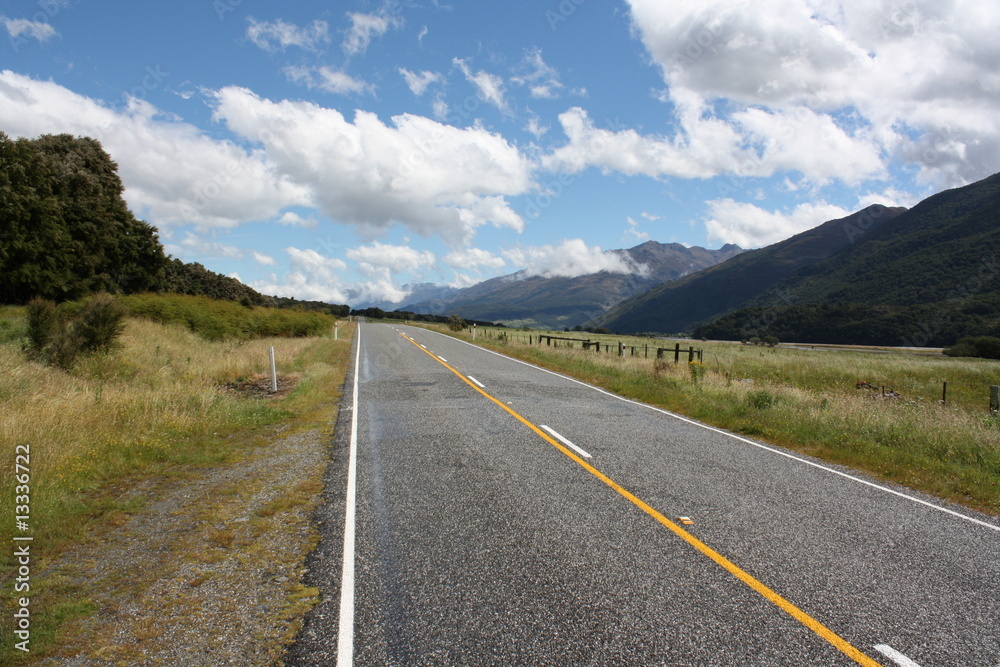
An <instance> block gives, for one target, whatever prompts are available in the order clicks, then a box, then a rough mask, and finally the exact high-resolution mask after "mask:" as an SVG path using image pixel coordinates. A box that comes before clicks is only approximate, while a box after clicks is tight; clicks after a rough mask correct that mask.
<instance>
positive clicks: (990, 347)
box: [944, 336, 1000, 359]
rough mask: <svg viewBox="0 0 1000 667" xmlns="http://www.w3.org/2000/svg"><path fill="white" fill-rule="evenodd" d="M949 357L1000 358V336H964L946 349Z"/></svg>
mask: <svg viewBox="0 0 1000 667" xmlns="http://www.w3.org/2000/svg"><path fill="white" fill-rule="evenodd" d="M944 353H945V354H947V355H948V356H949V357H980V358H981V359H1000V338H994V337H993V336H978V337H974V338H972V337H970V338H963V339H961V340H959V341H958V342H957V343H955V344H954V345H952V346H951V347H949V348H947V349H946V350H945V351H944Z"/></svg>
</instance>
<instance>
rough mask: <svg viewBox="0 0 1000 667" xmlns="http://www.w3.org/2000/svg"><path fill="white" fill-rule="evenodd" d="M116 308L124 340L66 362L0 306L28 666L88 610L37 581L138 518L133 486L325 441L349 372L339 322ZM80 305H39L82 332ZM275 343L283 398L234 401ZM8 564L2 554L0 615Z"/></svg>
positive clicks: (156, 300)
mask: <svg viewBox="0 0 1000 667" xmlns="http://www.w3.org/2000/svg"><path fill="white" fill-rule="evenodd" d="M102 298H103V297H102ZM120 299H121V304H122V305H124V307H125V308H126V309H127V311H128V313H129V315H128V316H127V317H125V318H123V319H121V321H120V323H119V329H120V335H116V336H113V337H112V338H113V342H110V344H107V345H101V346H95V347H94V349H92V350H89V351H88V353H87V354H83V355H80V356H78V357H77V358H76V359H75V362H74V363H72V364H67V365H61V364H50V363H46V360H45V359H44V358H42V355H40V354H39V353H38V351H37V350H35V351H34V352H33V350H32V346H33V345H34V343H32V342H30V341H29V337H28V334H29V326H28V316H27V310H28V308H27V307H21V306H0V376H2V377H3V378H4V381H3V382H0V448H2V451H3V452H4V464H3V466H2V467H0V494H2V496H3V497H4V498H8V499H12V498H13V497H14V487H15V478H14V469H15V466H14V456H15V449H16V447H17V446H18V445H25V446H27V447H30V522H29V523H30V535H31V536H32V537H33V541H32V543H31V544H32V554H33V556H32V562H31V569H32V576H33V579H32V589H31V599H32V602H31V610H32V617H31V624H32V625H31V629H32V634H31V639H32V643H31V648H32V653H31V657H32V658H33V659H35V658H38V657H39V655H41V654H44V649H45V647H46V646H51V645H53V644H54V642H56V640H57V636H58V632H59V628H60V626H62V625H63V624H65V623H66V622H68V621H70V620H72V619H73V618H77V617H80V616H85V615H87V614H89V613H91V612H93V611H94V608H93V605H91V604H90V603H89V602H88V596H87V594H86V591H85V590H83V591H81V590H78V589H77V588H76V587H67V586H66V582H61V583H60V582H52V581H46V579H45V577H44V576H43V573H44V572H45V570H46V567H47V565H48V564H50V563H51V562H52V561H53V560H54V559H56V558H58V557H59V555H60V554H61V553H62V552H63V551H64V550H65V549H66V548H69V547H70V546H72V545H74V544H77V543H80V542H81V541H85V540H86V538H87V536H88V535H89V534H90V533H92V532H93V531H95V530H100V529H101V528H102V527H107V526H108V525H118V524H117V522H120V521H122V520H123V518H124V517H128V516H131V515H133V514H135V513H137V512H142V511H143V506H142V504H143V503H142V502H138V503H137V501H136V500H135V498H130V495H129V493H128V491H129V489H130V488H131V487H133V486H134V485H136V484H139V483H142V482H148V481H150V480H154V479H161V478H162V479H166V480H176V481H177V482H178V483H179V482H180V481H181V480H184V479H185V478H186V477H187V476H188V475H190V474H194V473H203V472H204V471H205V470H206V469H213V468H214V467H219V466H227V465H230V464H233V463H234V462H237V461H239V460H241V459H242V458H243V457H245V456H249V455H252V454H254V453H259V451H260V448H261V446H263V445H265V444H267V439H266V437H262V434H265V433H266V432H267V431H268V429H266V428H265V427H268V426H271V425H279V424H288V425H290V426H291V427H292V429H293V430H294V429H309V428H321V429H325V430H326V431H327V432H329V431H332V427H333V419H334V417H335V414H336V402H337V399H338V397H339V394H340V388H341V385H342V382H343V378H344V374H345V372H346V368H347V365H348V357H349V348H350V337H351V336H350V332H351V331H353V325H348V324H347V323H346V322H341V323H339V324H341V325H342V329H341V332H340V334H341V335H340V336H338V338H339V340H334V337H333V327H334V324H335V323H336V319H335V318H333V317H331V316H329V315H326V314H322V313H307V312H299V311H296V310H280V311H277V310H272V309H267V308H249V307H245V306H240V305H238V304H235V303H231V302H217V301H212V300H209V299H207V298H204V297H182V296H177V295H137V296H133V297H124V298H121V297H120ZM101 303H104V304H105V307H106V306H107V304H106V302H105V301H101ZM36 306H37V304H36ZM88 308H89V306H88V305H87V304H86V303H82V302H81V303H77V304H73V303H70V304H64V305H63V306H62V307H60V309H59V311H60V312H59V313H56V314H55V315H53V313H52V312H51V311H50V310H48V309H44V308H43V310H45V312H44V313H43V314H42V316H41V317H42V318H43V319H44V318H46V317H47V318H49V321H50V322H58V321H59V317H60V316H61V315H60V313H65V316H66V317H67V318H72V317H76V318H77V319H76V320H75V322H76V323H77V324H78V323H79V322H82V321H83V320H81V319H79V318H80V317H82V316H83V315H84V314H85V313H87V312H89V311H88ZM74 313H75V314H74ZM52 326H54V327H55V330H56V331H58V330H59V326H60V325H58V324H52ZM69 326H70V328H72V326H74V325H69ZM62 327H63V329H62V330H63V331H64V332H65V330H66V327H67V324H66V323H65V321H64V323H63V325H62ZM36 342H37V341H36ZM271 346H273V347H274V348H275V353H276V357H277V361H278V369H279V375H280V376H281V379H282V385H281V386H282V390H281V391H280V392H279V393H278V394H277V395H276V396H275V397H273V398H261V397H260V395H259V393H258V394H257V395H253V394H252V393H248V392H245V391H240V388H243V387H247V386H252V385H254V384H255V383H256V384H261V383H262V381H263V380H264V378H265V377H266V374H267V372H268V370H269V365H268V348H269V347H271ZM38 349H45V346H44V344H42V346H41V347H40V348H38ZM60 366H62V367H60ZM319 474H320V475H321V472H320V473H319ZM314 481H316V482H317V483H318V484H319V488H322V483H321V479H319V480H314ZM310 488H312V487H310ZM312 495H313V496H315V497H318V495H317V494H312ZM7 506H8V507H10V505H9V504H8V505H7ZM13 532H14V524H13V520H12V517H8V520H7V521H5V522H4V525H3V528H2V529H0V539H4V540H5V541H6V543H7V544H12V539H11V538H12V534H13ZM110 557H112V558H113V555H111V556H110ZM15 566H16V563H15V561H14V559H13V557H12V550H11V549H7V550H5V552H4V553H3V555H0V581H2V582H4V583H3V598H4V599H5V607H7V606H8V604H9V603H10V602H11V598H12V596H14V593H13V590H14V586H13V585H12V581H13V575H14V572H15ZM4 616H5V617H6V618H7V621H5V622H4V623H3V624H2V626H3V628H5V629H4V631H3V634H4V636H5V637H7V640H6V641H5V646H4V647H3V650H2V651H0V664H13V663H10V662H9V661H10V660H13V659H14V658H16V657H18V656H17V655H16V654H12V653H9V652H8V651H9V650H11V643H12V641H11V639H10V638H11V637H13V632H12V630H11V628H10V623H11V615H10V614H8V613H5V614H4ZM4 653H6V654H7V657H6V658H3V657H2V655H3V654H4ZM12 655H13V657H12ZM20 657H22V658H23V657H26V656H20ZM17 664H20V663H17Z"/></svg>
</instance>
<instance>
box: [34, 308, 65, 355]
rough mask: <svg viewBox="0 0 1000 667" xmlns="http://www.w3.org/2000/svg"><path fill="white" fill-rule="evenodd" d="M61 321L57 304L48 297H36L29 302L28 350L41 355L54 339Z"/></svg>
mask: <svg viewBox="0 0 1000 667" xmlns="http://www.w3.org/2000/svg"><path fill="white" fill-rule="evenodd" d="M58 321H59V314H58V313H57V312H56V304H54V303H52V302H51V301H49V300H48V299H40V298H37V297H36V298H34V299H32V300H31V302H30V303H28V350H29V352H30V353H31V354H32V356H40V355H41V354H42V351H43V350H44V349H45V346H46V345H48V344H49V341H50V340H51V339H52V334H53V333H54V331H55V329H56V324H57V322H58Z"/></svg>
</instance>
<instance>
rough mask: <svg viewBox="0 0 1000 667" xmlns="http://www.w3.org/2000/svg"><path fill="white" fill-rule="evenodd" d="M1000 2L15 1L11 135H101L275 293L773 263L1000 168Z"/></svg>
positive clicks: (170, 224) (222, 255) (364, 296)
mask: <svg viewBox="0 0 1000 667" xmlns="http://www.w3.org/2000/svg"><path fill="white" fill-rule="evenodd" d="M998 33H1000V7H998V6H997V5H996V3H994V2H991V1H988V0H943V1H936V2H934V3H931V2H929V1H927V0H919V1H918V0H892V1H886V0H866V1H863V2H862V1H861V0H857V1H846V0H761V1H759V2H754V3H750V2H748V1H744V0H706V1H705V2H698V3H689V2H683V3H682V2H675V1H666V0H628V1H620V2H618V1H611V0H551V1H548V0H533V1H530V2H529V1H526V0H504V1H503V2H500V1H493V0H475V1H473V0H467V1H459V0H454V1H452V2H448V3H446V2H444V0H421V1H412V2H409V1H405V0H389V1H384V0H379V1H369V2H366V1H362V0H348V1H345V2H311V1H303V2H296V3H274V2H270V3H269V2H263V1H261V0H177V1H175V2H171V3H135V2H119V1H114V2H105V3H93V2H80V1H78V0H38V1H37V2H10V1H0V38H4V39H5V41H6V43H3V41H0V130H2V131H4V132H6V133H7V134H8V135H10V136H12V137H19V136H25V137H34V136H38V135H40V134H45V133H60V132H67V133H71V134H74V135H86V136H92V137H95V138H97V139H99V140H101V142H102V143H103V145H104V147H105V149H106V150H107V151H108V152H109V153H110V154H111V156H112V157H113V158H114V159H115V160H116V161H117V163H118V165H119V173H120V174H121V177H122V180H123V182H124V184H125V186H126V191H125V197H126V199H127V201H128V203H129V205H130V206H131V208H132V209H133V211H134V212H135V213H136V215H138V216H139V217H141V218H143V219H145V220H147V221H149V222H150V223H151V224H153V225H155V226H156V227H157V229H158V230H159V232H160V236H161V240H162V241H163V242H164V244H165V246H166V247H167V250H168V252H170V253H172V254H173V255H174V256H175V257H179V258H181V259H183V260H185V261H197V262H201V263H202V264H204V265H205V266H207V267H209V268H210V269H213V270H215V271H219V272H222V273H226V274H230V275H236V276H238V277H239V278H240V279H241V280H243V281H244V282H246V283H248V284H250V285H251V286H253V287H255V288H257V289H259V290H260V291H263V292H265V293H269V294H279V295H286V296H296V297H298V298H303V299H320V300H325V301H332V302H337V303H349V304H351V305H362V304H364V303H367V302H370V301H375V300H378V301H394V302H399V303H400V304H404V303H405V302H406V298H407V289H406V285H407V284H412V283H419V282H433V283H438V284H447V285H454V286H467V285H470V284H474V283H475V282H479V281H481V280H484V279H487V278H490V277H493V276H496V275H500V274H505V273H512V272H514V271H517V270H521V269H527V270H528V272H529V273H532V274H540V275H580V274H584V273H588V272H593V271H598V270H602V269H603V270H611V271H632V270H636V267H635V266H633V265H629V264H627V263H625V262H623V261H622V259H621V258H620V257H619V256H617V255H615V254H609V253H606V252H602V251H606V250H610V249H614V248H626V247H631V246H633V245H636V244H638V243H641V242H643V241H646V240H656V241H661V242H679V243H684V244H688V245H701V246H706V247H719V246H721V245H723V244H725V243H737V244H739V245H741V246H743V247H759V246H762V245H767V244H769V243H773V242H776V241H779V240H781V239H783V238H787V237H788V236H791V235H793V234H795V233H798V232H800V231H803V230H805V229H809V228H811V227H813V226H815V225H817V224H820V223H822V222H824V221H826V220H829V219H832V218H835V217H841V216H843V215H846V214H848V213H850V212H853V211H855V210H857V209H859V208H861V207H863V206H865V205H868V204H871V203H882V204H886V205H911V204H913V203H915V202H916V201H919V200H920V199H922V198H923V197H925V196H927V195H928V194H931V193H933V192H937V191H939V190H941V189H944V188H947V187H954V186H957V185H962V184H965V183H969V182H972V181H974V180H978V179H980V178H983V177H985V176H988V175H990V174H992V173H994V172H997V171H1000V113H998V112H1000V41H998V40H997V39H996V35H997V34H998Z"/></svg>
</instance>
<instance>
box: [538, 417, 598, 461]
mask: <svg viewBox="0 0 1000 667" xmlns="http://www.w3.org/2000/svg"><path fill="white" fill-rule="evenodd" d="M539 426H540V427H542V428H544V429H545V430H546V431H548V432H549V435H551V436H552V437H553V438H555V439H556V440H558V441H559V442H561V443H562V444H564V445H566V446H567V447H569V448H570V449H572V450H573V451H574V452H576V453H577V454H579V455H580V456H582V457H584V458H587V459H589V458H592V457H591V456H590V454H588V453H587V452H585V451H583V450H582V449H580V448H579V447H577V446H576V445H574V444H573V443H572V442H570V441H569V440H567V439H566V438H564V437H563V436H561V435H559V434H558V433H556V431H555V429H552V428H549V427H548V426H546V425H545V424H539Z"/></svg>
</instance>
